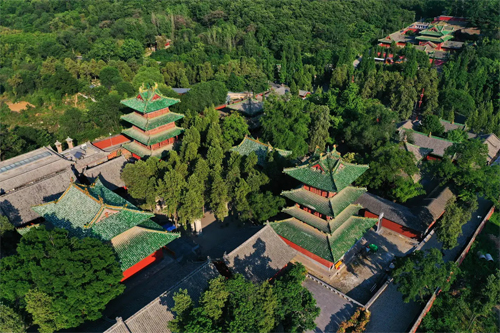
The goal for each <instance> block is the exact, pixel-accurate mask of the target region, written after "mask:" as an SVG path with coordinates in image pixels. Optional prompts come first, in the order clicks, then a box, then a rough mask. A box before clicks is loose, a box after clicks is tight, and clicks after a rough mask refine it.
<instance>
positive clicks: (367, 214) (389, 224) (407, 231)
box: [364, 210, 420, 239]
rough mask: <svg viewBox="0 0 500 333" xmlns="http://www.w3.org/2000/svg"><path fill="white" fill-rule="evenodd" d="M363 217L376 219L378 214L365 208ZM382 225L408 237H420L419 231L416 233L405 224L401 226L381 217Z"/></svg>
mask: <svg viewBox="0 0 500 333" xmlns="http://www.w3.org/2000/svg"><path fill="white" fill-rule="evenodd" d="M364 217H371V218H376V219H378V217H379V216H378V215H377V214H373V213H372V212H369V211H367V210H365V213H364ZM382 226H383V227H384V228H387V229H389V230H392V231H395V232H397V233H398V234H401V235H403V236H406V237H408V238H413V239H420V233H418V232H416V231H415V230H412V229H410V228H407V227H405V226H402V225H401V224H397V223H396V222H393V221H391V220H388V219H386V218H382Z"/></svg>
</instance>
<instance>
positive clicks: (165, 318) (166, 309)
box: [105, 262, 219, 333]
mask: <svg viewBox="0 0 500 333" xmlns="http://www.w3.org/2000/svg"><path fill="white" fill-rule="evenodd" d="M217 276H219V273H218V271H217V269H216V268H215V267H214V265H213V264H212V263H211V262H207V263H206V264H205V265H203V266H202V267H200V268H198V269H196V270H195V271H193V272H192V273H191V274H189V275H188V276H187V277H186V278H184V279H183V280H182V281H180V282H179V283H178V284H177V285H175V286H174V287H172V288H170V289H169V290H167V291H166V292H165V293H163V294H162V295H160V296H159V297H157V298H156V299H155V300H153V301H152V302H151V303H149V304H148V305H146V306H145V307H143V308H142V309H141V310H139V311H137V312H136V313H135V314H134V315H132V316H131V317H130V318H128V319H126V320H125V321H121V320H118V321H117V323H116V324H114V325H113V326H112V327H110V328H109V329H108V330H106V331H105V332H106V333H160V332H166V333H169V332H170V330H169V329H168V328H167V324H168V322H169V321H171V320H172V319H174V314H173V313H172V312H171V310H170V309H171V308H172V307H173V306H174V299H173V296H174V293H176V292H178V291H179V290H180V289H186V290H187V291H188V294H189V295H190V296H191V298H192V299H193V301H197V300H198V298H199V297H200V295H201V293H202V292H203V291H205V290H206V289H207V288H208V282H209V281H210V280H211V279H213V278H215V277H217Z"/></svg>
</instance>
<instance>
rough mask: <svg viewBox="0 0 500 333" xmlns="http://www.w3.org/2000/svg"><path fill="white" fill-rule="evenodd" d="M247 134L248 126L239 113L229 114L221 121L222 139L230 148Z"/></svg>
mask: <svg viewBox="0 0 500 333" xmlns="http://www.w3.org/2000/svg"><path fill="white" fill-rule="evenodd" d="M249 134H250V132H249V131H248V124H247V122H246V121H245V118H243V117H242V116H241V115H240V114H239V113H236V112H235V113H231V114H230V115H229V116H227V117H225V118H224V119H223V120H222V138H223V139H224V141H226V142H228V143H229V144H230V145H231V146H233V145H234V144H236V143H238V142H239V141H240V140H241V139H243V138H244V137H245V135H249Z"/></svg>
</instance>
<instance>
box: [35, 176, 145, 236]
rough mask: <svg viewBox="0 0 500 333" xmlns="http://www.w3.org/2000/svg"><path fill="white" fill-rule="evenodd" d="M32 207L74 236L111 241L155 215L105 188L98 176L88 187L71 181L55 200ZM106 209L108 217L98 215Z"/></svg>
mask: <svg viewBox="0 0 500 333" xmlns="http://www.w3.org/2000/svg"><path fill="white" fill-rule="evenodd" d="M33 210H34V211H36V212H37V213H38V214H40V215H41V216H43V217H44V218H45V219H46V220H47V221H49V222H51V223H52V224H53V225H54V226H56V227H59V228H65V229H68V230H69V231H70V233H72V234H74V235H75V236H79V237H87V236H89V237H99V238H101V239H104V240H110V239H111V238H113V237H115V236H116V235H118V234H120V233H122V232H124V231H126V230H128V229H130V228H131V227H133V226H136V225H137V224H139V223H141V222H143V221H145V220H148V219H149V218H150V217H152V216H154V215H153V214H151V213H147V212H144V211H141V210H139V209H137V207H135V206H134V205H132V204H131V203H129V202H128V201H127V200H125V199H123V198H121V197H120V196H119V195H118V194H116V193H114V192H112V191H111V190H109V189H108V188H106V187H105V186H104V185H103V184H102V182H101V181H100V179H98V180H97V181H96V182H95V184H93V185H91V186H85V185H81V184H75V183H71V184H70V186H69V187H68V189H67V190H66V191H65V192H64V193H63V194H62V195H61V197H60V198H59V199H58V200H56V201H53V202H50V203H48V204H44V205H40V206H35V207H33ZM106 212H108V214H109V216H108V217H101V215H102V214H105V213H106ZM100 217H101V219H100V220H99V221H98V222H96V221H97V220H98V219H99V218H100Z"/></svg>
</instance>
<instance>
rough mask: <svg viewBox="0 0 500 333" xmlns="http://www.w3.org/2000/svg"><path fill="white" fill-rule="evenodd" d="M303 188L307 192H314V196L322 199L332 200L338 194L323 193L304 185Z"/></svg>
mask: <svg viewBox="0 0 500 333" xmlns="http://www.w3.org/2000/svg"><path fill="white" fill-rule="evenodd" d="M303 187H304V190H307V191H309V192H312V193H314V194H318V195H321V196H322V197H325V198H332V197H333V196H335V194H337V193H336V192H328V191H323V190H320V189H318V188H315V187H312V186H309V185H306V184H304V185H303Z"/></svg>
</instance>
